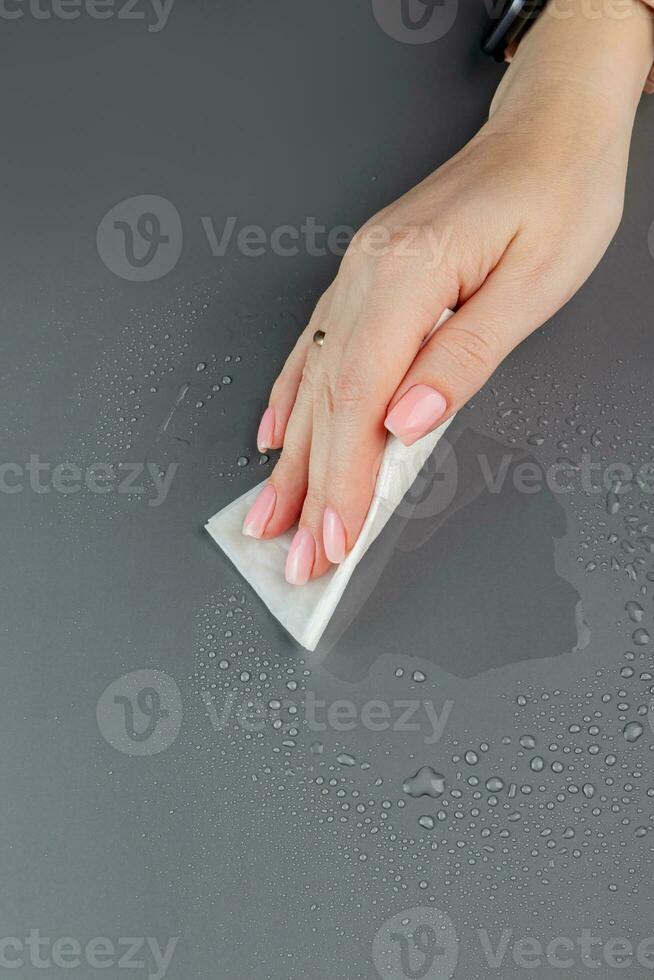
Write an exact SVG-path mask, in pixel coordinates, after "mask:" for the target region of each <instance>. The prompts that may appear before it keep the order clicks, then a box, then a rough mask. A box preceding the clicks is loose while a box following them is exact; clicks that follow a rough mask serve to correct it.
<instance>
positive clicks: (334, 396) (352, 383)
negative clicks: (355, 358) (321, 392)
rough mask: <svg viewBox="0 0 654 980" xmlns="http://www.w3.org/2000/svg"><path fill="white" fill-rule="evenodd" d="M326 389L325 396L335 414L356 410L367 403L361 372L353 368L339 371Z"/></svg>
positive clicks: (349, 367)
mask: <svg viewBox="0 0 654 980" xmlns="http://www.w3.org/2000/svg"><path fill="white" fill-rule="evenodd" d="M325 388H326V392H325V396H326V399H327V401H328V404H329V405H331V409H332V411H333V412H338V411H341V410H343V409H345V410H348V411H349V410H353V409H356V408H358V407H359V406H361V405H362V404H363V402H364V401H365V397H366V385H365V383H364V380H363V378H362V377H361V374H360V372H359V371H358V370H357V369H356V368H354V367H351V366H348V367H346V368H344V369H342V370H341V371H339V373H338V374H337V375H336V377H335V378H334V379H333V380H331V381H329V382H327V384H326V385H325Z"/></svg>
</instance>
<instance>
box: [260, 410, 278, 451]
mask: <svg viewBox="0 0 654 980" xmlns="http://www.w3.org/2000/svg"><path fill="white" fill-rule="evenodd" d="M274 439H275V409H274V408H273V407H272V405H269V406H268V408H267V409H266V411H265V412H264V413H263V415H262V416H261V422H260V423H259V431H258V432H257V449H258V450H259V452H260V453H265V451H266V449H270V447H271V446H272V444H273V442H274Z"/></svg>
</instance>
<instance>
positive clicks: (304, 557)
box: [286, 527, 316, 585]
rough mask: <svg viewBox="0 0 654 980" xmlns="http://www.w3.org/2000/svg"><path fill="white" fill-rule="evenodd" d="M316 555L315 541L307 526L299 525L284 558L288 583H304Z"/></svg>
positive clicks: (307, 579)
mask: <svg viewBox="0 0 654 980" xmlns="http://www.w3.org/2000/svg"><path fill="white" fill-rule="evenodd" d="M315 557H316V542H315V541H314V539H313V534H312V533H311V531H310V530H309V529H308V528H307V527H301V528H300V530H299V531H298V532H297V533H296V535H295V537H294V538H293V543H292V544H291V549H290V551H289V553H288V558H287V559H286V581H287V582H288V583H289V585H305V583H306V582H308V581H309V578H310V576H311V569H312V568H313V563H314V560H315Z"/></svg>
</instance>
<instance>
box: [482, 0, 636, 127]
mask: <svg viewBox="0 0 654 980" xmlns="http://www.w3.org/2000/svg"><path fill="white" fill-rule="evenodd" d="M653 62H654V14H653V13H652V12H651V11H650V10H649V9H648V7H646V6H645V4H644V3H642V0H621V2H620V4H619V5H618V4H617V3H616V2H609V0H551V2H550V4H549V5H548V6H547V7H545V9H544V11H543V13H542V14H541V16H540V17H539V19H538V21H537V22H536V24H534V26H533V27H532V28H531V30H530V31H529V32H528V33H527V34H526V36H525V37H524V38H523V40H522V41H521V43H520V46H519V48H518V51H517V53H516V55H515V57H514V59H513V61H512V62H511V64H510V66H509V68H508V69H507V72H506V75H505V77H504V79H503V81H502V83H501V85H500V87H499V89H498V91H497V94H496V96H495V99H494V100H493V105H492V107H491V115H493V114H494V113H496V112H498V111H499V110H500V109H501V110H502V111H503V113H504V114H506V113H507V112H510V111H511V109H512V107H513V106H515V107H516V109H517V111H519V112H522V111H524V108H525V107H526V106H529V105H531V106H534V105H535V106H544V105H545V103H546V102H547V101H550V102H551V103H552V104H553V109H554V106H555V105H556V111H560V103H564V104H567V105H569V106H570V107H571V110H572V111H574V103H575V101H576V100H575V93H576V92H579V93H580V94H583V98H582V100H581V101H582V102H583V104H584V113H587V112H588V111H590V112H591V117H592V116H593V115H594V113H595V111H596V112H597V116H598V118H597V120H595V119H594V118H591V119H590V120H587V122H590V123H592V124H594V123H595V122H598V123H600V122H601V123H602V124H603V125H605V126H607V127H610V128H613V127H615V128H616V129H620V128H622V129H624V127H628V128H629V129H630V128H631V124H632V122H633V116H634V114H635V110H636V106H637V105H638V102H639V99H640V97H641V94H642V91H643V87H644V84H645V81H646V79H647V76H648V74H649V72H650V70H651V67H652V63H653ZM595 107H596V108H595ZM580 122H583V120H580Z"/></svg>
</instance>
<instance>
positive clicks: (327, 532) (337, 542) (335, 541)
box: [322, 507, 345, 565]
mask: <svg viewBox="0 0 654 980" xmlns="http://www.w3.org/2000/svg"><path fill="white" fill-rule="evenodd" d="M322 538H323V544H324V546H325V554H326V555H327V558H328V559H329V561H331V562H333V564H334V565H339V564H340V563H341V562H342V561H343V559H344V558H345V527H344V525H343V521H342V520H341V519H340V517H339V516H338V514H337V513H336V511H335V510H332V508H331V507H326V508H325V513H324V516H323V519H322Z"/></svg>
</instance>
